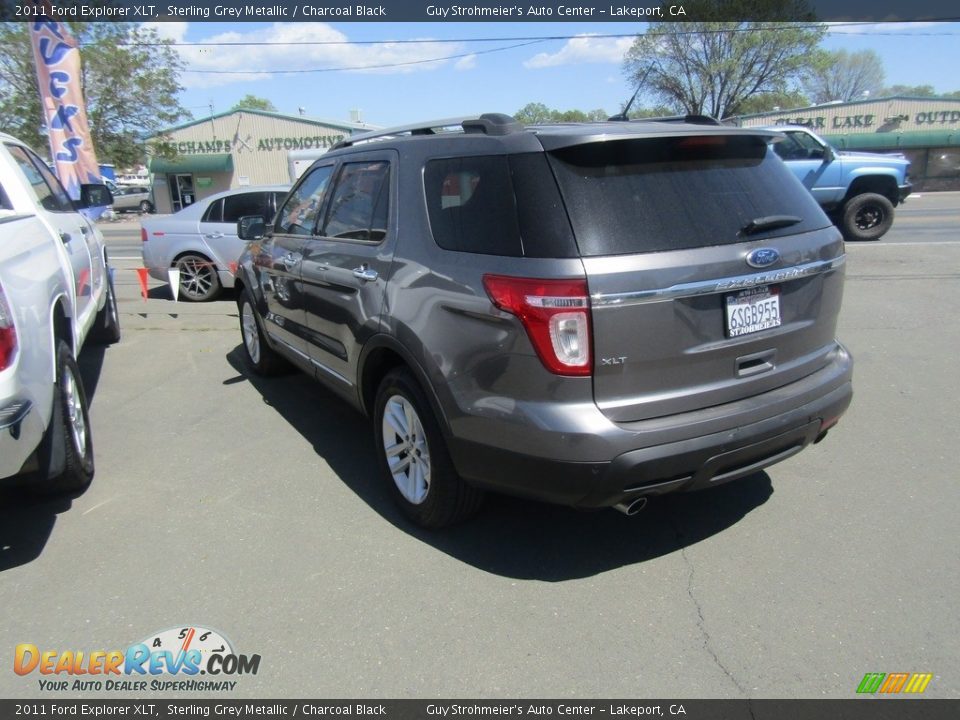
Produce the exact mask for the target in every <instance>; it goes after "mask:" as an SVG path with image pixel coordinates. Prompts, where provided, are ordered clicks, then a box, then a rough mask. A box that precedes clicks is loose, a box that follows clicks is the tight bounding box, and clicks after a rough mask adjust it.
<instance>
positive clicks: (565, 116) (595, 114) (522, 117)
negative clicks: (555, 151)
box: [513, 103, 608, 125]
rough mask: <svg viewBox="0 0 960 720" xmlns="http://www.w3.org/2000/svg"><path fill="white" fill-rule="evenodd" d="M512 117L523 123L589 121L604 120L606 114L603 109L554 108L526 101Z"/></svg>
mask: <svg viewBox="0 0 960 720" xmlns="http://www.w3.org/2000/svg"><path fill="white" fill-rule="evenodd" d="M513 117H514V119H515V120H517V121H518V122H521V123H523V124H524V125H537V124H541V123H559V122H590V121H596V120H606V119H607V117H608V115H607V113H606V112H605V111H604V110H600V109H597V110H589V111H586V112H585V111H583V110H554V109H552V108H548V107H547V106H546V105H544V104H543V103H527V104H526V105H524V106H523V107H522V108H520V109H519V110H518V111H517V112H515V113H514V114H513Z"/></svg>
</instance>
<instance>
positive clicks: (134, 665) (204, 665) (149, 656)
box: [13, 626, 260, 692]
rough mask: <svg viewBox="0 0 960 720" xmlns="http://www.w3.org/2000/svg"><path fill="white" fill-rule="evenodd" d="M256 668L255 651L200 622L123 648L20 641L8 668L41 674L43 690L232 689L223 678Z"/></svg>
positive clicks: (22, 673)
mask: <svg viewBox="0 0 960 720" xmlns="http://www.w3.org/2000/svg"><path fill="white" fill-rule="evenodd" d="M259 670H260V656H259V655H241V654H238V653H236V652H234V650H233V645H232V644H231V643H230V641H229V640H227V639H226V638H225V637H224V636H223V635H222V634H220V633H219V632H217V631H216V630H210V629H209V628H204V627H199V626H187V627H175V628H170V629H169V630H163V631H161V632H158V633H153V634H151V635H149V636H147V637H146V638H145V639H144V640H143V641H141V642H139V643H135V644H133V645H131V646H129V647H128V648H127V649H126V650H94V651H84V650H63V651H60V650H51V649H40V648H39V647H38V646H36V645H34V644H32V643H21V644H20V645H17V647H16V648H15V650H14V656H13V671H14V672H15V673H16V674H17V675H20V676H31V675H34V674H36V675H39V676H41V677H39V678H38V683H39V686H40V689H41V690H45V691H67V690H70V691H76V690H91V691H104V690H106V691H118V692H123V691H134V692H142V691H144V690H148V689H149V690H158V691H162V692H171V691H190V690H197V691H205V692H209V691H216V690H225V691H231V690H233V689H234V688H235V687H236V685H237V681H236V680H232V679H228V678H232V677H236V676H239V675H256V674H257V672H258V671H259ZM198 676H204V677H203V679H201V678H200V677H198ZM171 678H174V679H171Z"/></svg>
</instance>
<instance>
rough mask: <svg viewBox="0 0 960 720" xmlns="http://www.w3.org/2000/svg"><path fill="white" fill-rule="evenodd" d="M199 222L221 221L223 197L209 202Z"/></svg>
mask: <svg viewBox="0 0 960 720" xmlns="http://www.w3.org/2000/svg"><path fill="white" fill-rule="evenodd" d="M200 222H213V223H216V222H223V198H220V199H219V200H214V201H213V202H212V203H210V207H208V208H207V211H206V212H205V213H204V214H203V217H202V218H201V219H200Z"/></svg>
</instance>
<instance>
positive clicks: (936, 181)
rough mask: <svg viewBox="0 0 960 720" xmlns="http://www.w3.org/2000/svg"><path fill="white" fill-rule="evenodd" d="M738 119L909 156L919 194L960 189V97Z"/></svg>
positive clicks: (844, 146)
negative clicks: (798, 127) (807, 131)
mask: <svg viewBox="0 0 960 720" xmlns="http://www.w3.org/2000/svg"><path fill="white" fill-rule="evenodd" d="M737 120H738V122H739V124H740V125H743V126H744V127H756V126H760V125H804V126H806V127H808V128H810V129H811V130H813V131H814V132H815V133H817V134H818V135H820V136H822V137H823V139H824V140H826V141H827V142H829V143H830V144H831V145H833V146H834V147H835V148H837V149H838V150H863V151H867V152H879V153H903V154H904V155H906V156H907V158H909V160H910V163H911V165H910V180H911V182H912V183H913V189H914V191H919V190H960V99H956V100H954V99H947V98H917V97H901V96H896V97H883V98H873V99H870V100H858V101H855V102H845V103H827V104H825V105H814V106H812V107H806V108H798V109H796V110H779V111H774V112H768V113H761V114H758V115H744V116H741V117H740V118H738V119H737Z"/></svg>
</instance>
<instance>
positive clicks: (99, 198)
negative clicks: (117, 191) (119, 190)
mask: <svg viewBox="0 0 960 720" xmlns="http://www.w3.org/2000/svg"><path fill="white" fill-rule="evenodd" d="M76 204H77V207H78V208H79V209H80V210H85V209H86V208H92V207H106V206H107V205H112V204H113V195H112V194H111V192H110V190H109V189H107V186H106V185H96V184H91V185H81V186H80V199H79V200H78V201H77V203H76Z"/></svg>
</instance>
